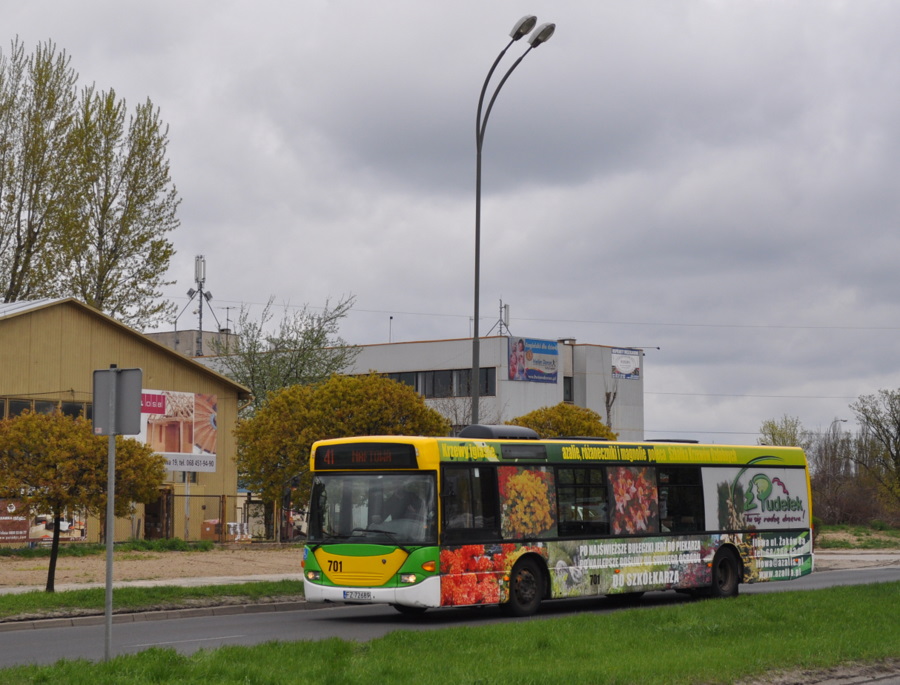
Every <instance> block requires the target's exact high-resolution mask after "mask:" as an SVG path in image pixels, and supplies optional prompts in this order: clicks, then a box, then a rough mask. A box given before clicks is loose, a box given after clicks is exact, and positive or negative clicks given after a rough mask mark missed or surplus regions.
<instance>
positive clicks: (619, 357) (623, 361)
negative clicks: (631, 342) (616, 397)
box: [612, 347, 641, 379]
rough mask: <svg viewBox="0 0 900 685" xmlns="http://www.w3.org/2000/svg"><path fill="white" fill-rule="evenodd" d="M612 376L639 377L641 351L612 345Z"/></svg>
mask: <svg viewBox="0 0 900 685" xmlns="http://www.w3.org/2000/svg"><path fill="white" fill-rule="evenodd" d="M612 377H613V378H626V379H638V378H640V377H641V351H640V350H629V349H622V348H618V347H614V348H613V350H612Z"/></svg>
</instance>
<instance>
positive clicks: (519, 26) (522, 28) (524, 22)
mask: <svg viewBox="0 0 900 685" xmlns="http://www.w3.org/2000/svg"><path fill="white" fill-rule="evenodd" d="M535 24H537V17H536V16H534V15H533V14H528V15H526V16H524V17H522V18H521V19H519V21H517V22H516V25H515V26H513V29H512V31H510V32H509V37H510V38H512V39H513V40H519V38H522V37H523V36H527V35H528V34H529V33H530V32H531V29H533V28H534V25H535Z"/></svg>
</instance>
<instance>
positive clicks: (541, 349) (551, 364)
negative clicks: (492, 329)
mask: <svg viewBox="0 0 900 685" xmlns="http://www.w3.org/2000/svg"><path fill="white" fill-rule="evenodd" d="M508 343H509V380H511V381H531V382H533V383H556V382H557V374H558V368H559V343H557V342H556V341H555V340H534V339H532V338H509V339H508Z"/></svg>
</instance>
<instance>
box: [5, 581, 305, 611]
mask: <svg viewBox="0 0 900 685" xmlns="http://www.w3.org/2000/svg"><path fill="white" fill-rule="evenodd" d="M298 596H299V597H302V596H303V582H302V581H299V580H281V581H254V582H252V583H241V584H236V585H209V586H201V587H179V586H172V585H166V586H162V587H124V588H116V589H114V590H113V610H114V612H115V613H125V612H130V611H147V610H161V609H176V608H179V607H189V606H197V605H198V604H216V603H234V602H236V601H245V602H248V603H249V602H262V601H267V600H272V599H273V598H284V597H294V598H296V597H298ZM105 605H106V590H105V588H102V587H101V588H92V589H89V590H69V591H66V592H23V593H21V594H11V595H0V621H9V620H16V619H22V618H41V617H50V616H58V615H60V614H65V615H66V616H74V615H79V614H91V613H98V612H99V613H103V611H104V608H105Z"/></svg>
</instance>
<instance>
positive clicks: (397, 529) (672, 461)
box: [302, 426, 814, 616]
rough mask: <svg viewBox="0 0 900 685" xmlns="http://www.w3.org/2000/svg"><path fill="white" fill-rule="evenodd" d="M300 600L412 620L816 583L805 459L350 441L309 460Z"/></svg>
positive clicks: (495, 439) (478, 435)
mask: <svg viewBox="0 0 900 685" xmlns="http://www.w3.org/2000/svg"><path fill="white" fill-rule="evenodd" d="M311 470H312V475H313V480H312V487H311V501H310V507H309V536H308V540H307V544H306V547H305V549H304V551H303V562H302V563H303V577H304V590H305V593H306V599H307V601H309V602H341V603H380V604H389V605H392V606H393V607H394V608H396V609H397V610H398V611H400V612H402V613H406V614H416V613H421V612H423V611H425V610H427V609H429V608H436V607H463V606H482V605H500V606H501V607H503V608H504V609H505V610H507V611H508V612H509V613H510V614H512V615H515V616H526V615H530V614H533V613H534V612H536V611H537V610H538V608H539V606H540V604H541V602H542V601H544V600H548V599H559V598H566V597H590V596H627V597H632V598H634V597H638V596H640V595H641V594H642V593H644V592H648V591H660V590H673V591H682V592H688V593H693V594H704V595H708V596H713V597H730V596H734V595H736V594H737V593H738V586H739V584H740V583H754V582H762V581H766V582H768V581H777V580H791V579H794V578H799V577H801V576H804V575H807V574H809V573H812V571H813V564H814V560H813V549H812V514H811V511H810V486H809V472H808V469H807V464H806V458H805V456H804V454H803V451H802V450H801V449H799V448H791V447H767V446H755V447H750V446H728V445H703V444H695V443H689V442H686V441H671V442H663V441H659V442H657V441H652V442H640V443H637V442H634V443H630V442H608V441H601V440H597V439H591V438H559V439H552V440H547V439H545V440H541V439H537V434H536V433H534V432H533V431H531V430H530V429H526V428H521V427H516V426H469V427H467V428H465V429H463V431H462V432H461V433H460V436H459V437H456V438H433V437H401V436H381V437H371V436H367V437H355V438H341V439H334V440H323V441H320V442H317V443H315V444H314V445H313V447H312V453H311Z"/></svg>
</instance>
